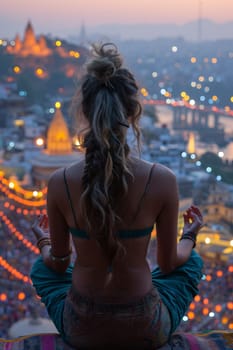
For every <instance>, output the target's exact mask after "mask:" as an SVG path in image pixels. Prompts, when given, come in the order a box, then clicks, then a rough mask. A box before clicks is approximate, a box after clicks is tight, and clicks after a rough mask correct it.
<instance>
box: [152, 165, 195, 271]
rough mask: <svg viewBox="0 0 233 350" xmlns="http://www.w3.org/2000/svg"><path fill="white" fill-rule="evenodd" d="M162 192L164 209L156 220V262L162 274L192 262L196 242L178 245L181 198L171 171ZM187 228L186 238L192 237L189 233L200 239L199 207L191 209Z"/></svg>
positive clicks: (163, 183) (185, 230) (186, 239)
mask: <svg viewBox="0 0 233 350" xmlns="http://www.w3.org/2000/svg"><path fill="white" fill-rule="evenodd" d="M161 191H162V192H163V194H162V195H161V198H162V199H161V200H162V201H163V206H162V209H161V211H160V213H159V216H158V217H157V220H156V229H157V256H158V258H157V259H158V264H159V267H160V268H161V270H162V271H163V272H164V273H170V272H172V271H173V270H174V269H175V268H176V267H178V266H180V265H183V264H184V263H185V262H186V261H187V260H188V259H189V257H190V255H191V252H192V249H193V247H194V241H193V240H192V239H191V237H187V236H186V237H185V238H184V239H182V240H180V242H179V243H178V244H177V227H178V212H179V195H178V187H177V181H176V177H175V175H174V174H173V173H172V172H170V171H169V170H168V171H165V172H164V174H163V178H162V185H161V190H160V192H161ZM162 192H161V193H162ZM184 224H185V225H184V233H185V234H187V233H188V236H189V232H192V233H195V235H197V233H198V231H199V229H200V228H201V226H202V216H201V214H200V212H199V210H198V209H197V208H196V207H190V208H189V209H188V211H187V213H186V214H185V215H184ZM194 239H195V238H194Z"/></svg>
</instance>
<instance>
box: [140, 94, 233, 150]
mask: <svg viewBox="0 0 233 350" xmlns="http://www.w3.org/2000/svg"><path fill="white" fill-rule="evenodd" d="M143 104H144V105H152V106H153V105H154V106H167V107H170V108H171V110H172V117H173V119H172V128H173V129H174V130H187V131H188V130H190V131H197V132H198V133H199V135H200V139H201V140H202V139H203V140H205V141H206V142H213V141H214V142H217V143H219V144H221V143H224V142H225V131H224V127H223V126H222V123H221V118H223V117H224V118H226V117H227V118H231V119H232V121H233V110H231V109H230V108H228V107H227V108H225V109H221V108H218V107H216V106H213V107H208V106H204V105H194V106H193V105H191V104H189V103H187V102H184V101H174V102H170V103H167V102H166V101H164V100H152V99H151V100H146V99H145V100H143Z"/></svg>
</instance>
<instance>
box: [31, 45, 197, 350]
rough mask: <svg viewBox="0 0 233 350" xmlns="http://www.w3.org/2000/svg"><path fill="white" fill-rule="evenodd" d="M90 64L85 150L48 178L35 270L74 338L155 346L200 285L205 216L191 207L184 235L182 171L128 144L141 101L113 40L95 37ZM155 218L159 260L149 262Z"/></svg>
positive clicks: (83, 112) (59, 321)
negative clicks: (200, 234) (152, 160)
mask: <svg viewBox="0 0 233 350" xmlns="http://www.w3.org/2000/svg"><path fill="white" fill-rule="evenodd" d="M86 69H87V71H86V74H85V76H84V79H83V81H82V84H81V88H80V90H79V91H78V92H77V95H76V98H75V99H74V101H75V108H76V113H77V124H78V125H82V126H83V128H84V131H83V139H84V142H83V146H84V148H85V157H84V159H83V160H82V161H80V162H77V163H75V164H73V165H71V166H69V167H67V168H64V169H59V170H57V171H56V172H55V173H53V174H52V176H51V178H50V180H49V183H48V194H47V210H48V216H46V215H45V216H41V217H39V218H38V219H37V220H36V222H35V224H34V225H33V231H34V233H35V235H36V237H37V240H38V241H37V245H38V247H39V249H40V251H41V256H40V258H39V259H38V260H37V261H36V262H35V263H34V265H33V268H32V272H31V278H32V281H33V285H34V287H35V288H36V291H37V293H38V295H39V296H40V297H41V301H42V302H43V303H44V304H45V306H46V308H47V310H48V314H49V316H50V317H51V319H52V320H53V322H54V323H55V325H56V327H57V329H58V331H59V332H60V334H61V336H62V337H63V339H64V341H65V342H66V343H67V344H69V345H70V346H72V347H74V348H77V349H95V348H102V349H105V348H106V349H107V348H108V349H114V347H115V348H116V349H122V348H125V349H156V348H158V347H160V346H162V345H163V344H165V343H166V342H167V341H168V339H169V337H170V335H171V334H172V333H173V332H174V331H175V329H176V328H177V326H178V325H179V323H180V321H181V319H182V317H183V315H184V314H185V312H186V310H187V309H188V306H189V304H190V303H191V301H192V300H193V298H194V296H195V295H196V294H197V293H198V288H197V286H198V283H199V281H200V279H201V276H202V272H201V269H202V260H201V258H200V256H199V255H198V254H197V253H196V252H195V250H194V249H193V248H194V247H195V245H196V237H197V234H198V232H199V230H200V228H201V227H202V225H203V218H202V215H201V213H200V211H199V209H198V208H197V207H196V206H191V207H190V208H188V209H187V211H186V213H185V214H184V226H183V233H182V235H181V238H180V240H179V241H178V243H177V236H178V233H177V226H178V222H177V221H178V207H179V201H178V189H177V182H176V177H175V175H174V173H173V172H172V171H171V170H170V169H168V168H166V167H165V166H163V165H161V164H158V163H155V164H151V163H149V162H146V161H143V160H141V159H140V158H138V157H134V156H133V154H132V152H131V151H130V146H129V144H128V142H129V141H128V138H127V132H128V130H129V127H130V128H131V129H132V130H133V132H134V134H135V137H136V139H137V141H138V143H139V144H140V142H139V141H140V140H139V139H140V129H139V126H138V122H139V119H140V116H141V112H142V108H141V105H140V100H139V97H138V92H139V88H138V85H137V83H136V81H135V78H134V76H133V74H132V73H131V72H130V71H129V70H128V69H126V68H124V67H123V66H122V58H121V56H120V54H119V52H118V50H117V48H116V47H115V45H113V44H104V45H100V46H94V48H93V57H92V59H91V60H90V61H89V62H88V64H87V65H86ZM154 225H155V226H156V232H157V262H158V267H157V268H155V269H154V270H153V271H151V270H150V268H149V265H148V261H147V252H148V247H149V243H150V239H151V232H152V230H153V227H154ZM71 240H72V242H73V243H72V244H71ZM71 246H73V247H74V248H73V249H74V252H73V253H74V254H75V262H74V265H72V264H71V260H70V258H71Z"/></svg>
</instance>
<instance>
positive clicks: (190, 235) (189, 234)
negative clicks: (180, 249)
mask: <svg viewBox="0 0 233 350" xmlns="http://www.w3.org/2000/svg"><path fill="white" fill-rule="evenodd" d="M182 239H190V240H191V241H193V248H195V247H196V234H195V233H194V232H191V231H189V232H187V233H183V234H182V236H181V237H180V241H181V240H182Z"/></svg>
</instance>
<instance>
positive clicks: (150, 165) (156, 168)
mask: <svg viewBox="0 0 233 350" xmlns="http://www.w3.org/2000/svg"><path fill="white" fill-rule="evenodd" d="M134 162H135V164H136V165H137V168H139V169H141V170H142V172H148V171H149V170H150V169H153V170H152V177H158V176H159V177H160V176H163V178H168V179H169V178H170V179H171V178H176V176H175V173H174V172H173V170H172V169H170V168H168V167H167V166H165V165H163V164H161V163H156V162H149V161H147V160H143V159H134Z"/></svg>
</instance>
